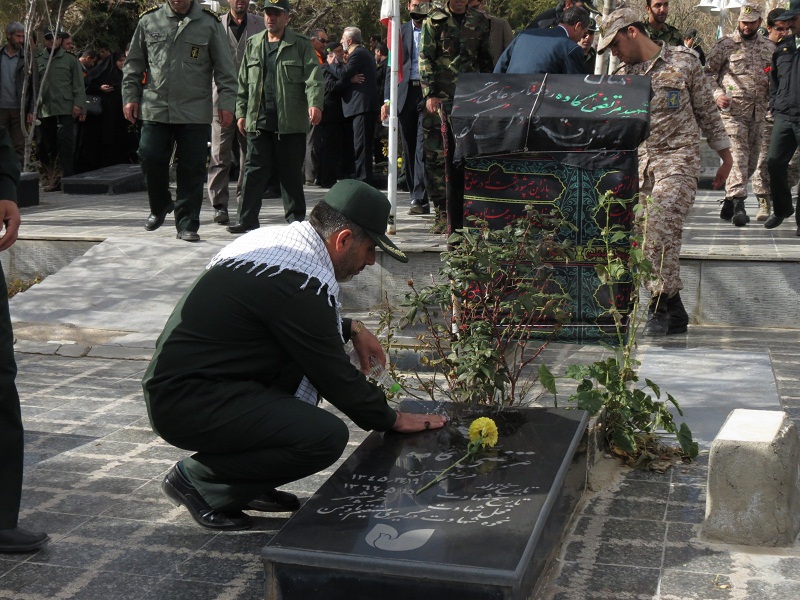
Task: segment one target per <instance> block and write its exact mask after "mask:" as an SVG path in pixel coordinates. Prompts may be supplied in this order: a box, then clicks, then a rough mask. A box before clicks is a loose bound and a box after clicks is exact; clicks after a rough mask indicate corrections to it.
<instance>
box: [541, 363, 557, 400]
mask: <svg viewBox="0 0 800 600" xmlns="http://www.w3.org/2000/svg"><path fill="white" fill-rule="evenodd" d="M539 381H540V382H541V383H542V386H543V387H544V389H546V390H547V391H548V392H550V393H551V394H553V396H555V395H556V378H555V377H554V376H553V374H552V373H551V372H550V369H548V368H547V365H545V364H544V363H542V364H540V365H539Z"/></svg>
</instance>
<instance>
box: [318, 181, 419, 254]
mask: <svg viewBox="0 0 800 600" xmlns="http://www.w3.org/2000/svg"><path fill="white" fill-rule="evenodd" d="M324 200H325V204H327V205H328V206H330V207H331V208H332V209H334V210H336V211H338V212H339V213H341V214H342V216H344V217H347V218H348V219H350V220H351V221H352V222H353V223H355V224H356V225H358V226H359V227H361V228H362V229H363V230H364V231H365V232H366V234H367V235H368V236H369V237H370V238H371V239H372V241H373V242H375V243H376V244H377V245H378V246H380V247H381V249H382V250H383V251H384V252H386V254H388V255H389V256H391V257H392V258H394V259H396V260H399V261H400V262H408V257H407V256H406V255H405V254H404V253H403V252H402V251H401V250H400V249H399V248H398V247H397V246H395V245H394V243H393V242H392V241H391V240H390V239H389V238H388V237H386V225H387V224H388V222H389V211H390V210H391V208H392V205H391V204H390V203H389V199H388V198H387V197H386V196H384V195H383V194H382V193H381V192H379V191H378V190H376V189H375V188H374V187H372V186H371V185H368V184H366V183H364V182H363V181H357V180H355V179H342V180H341V181H339V182H337V183H336V184H335V185H334V186H333V187H332V188H331V189H330V190H328V193H327V194H325V198H324Z"/></svg>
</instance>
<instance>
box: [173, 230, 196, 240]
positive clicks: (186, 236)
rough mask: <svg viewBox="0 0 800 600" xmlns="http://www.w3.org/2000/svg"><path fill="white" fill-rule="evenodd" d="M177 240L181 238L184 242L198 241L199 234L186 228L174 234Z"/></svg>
mask: <svg viewBox="0 0 800 600" xmlns="http://www.w3.org/2000/svg"><path fill="white" fill-rule="evenodd" d="M175 237H176V238H178V239H179V240H183V241H184V242H199V241H200V234H199V233H197V232H196V231H189V230H188V229H184V230H183V231H179V232H178V235H176V236H175Z"/></svg>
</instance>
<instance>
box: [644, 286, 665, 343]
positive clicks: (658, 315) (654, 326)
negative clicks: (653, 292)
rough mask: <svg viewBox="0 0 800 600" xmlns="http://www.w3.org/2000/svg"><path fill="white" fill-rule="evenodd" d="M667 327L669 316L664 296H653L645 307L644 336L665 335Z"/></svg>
mask: <svg viewBox="0 0 800 600" xmlns="http://www.w3.org/2000/svg"><path fill="white" fill-rule="evenodd" d="M669 325H670V316H669V311H668V309H667V298H666V296H653V297H652V298H651V299H650V304H649V305H648V306H647V323H645V325H644V331H643V333H644V335H652V336H658V335H667V333H668V332H669Z"/></svg>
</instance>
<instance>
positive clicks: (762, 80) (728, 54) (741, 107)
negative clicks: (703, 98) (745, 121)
mask: <svg viewBox="0 0 800 600" xmlns="http://www.w3.org/2000/svg"><path fill="white" fill-rule="evenodd" d="M773 52H775V44H774V43H773V42H771V41H770V40H768V39H767V38H765V37H763V36H760V35H756V36H755V37H754V38H753V39H750V40H745V39H742V36H741V35H740V34H739V32H738V31H735V32H734V33H733V34H732V35H729V36H726V37H724V38H722V39H721V40H719V41H718V42H717V43H716V44H714V46H713V47H712V48H711V50H710V51H709V52H708V57H707V59H706V73H708V76H709V77H710V78H711V82H712V85H713V87H714V99H715V100H716V99H717V98H718V97H719V96H722V95H723V94H725V95H726V96H729V97H730V98H732V102H731V112H730V116H732V117H737V116H744V115H745V114H748V115H752V113H753V108H755V109H756V111H758V112H759V114H763V113H764V112H765V111H766V110H767V103H768V102H769V72H770V65H771V64H772V54H773Z"/></svg>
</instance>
